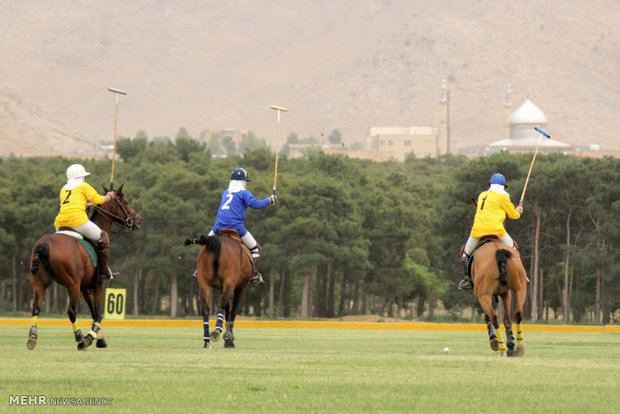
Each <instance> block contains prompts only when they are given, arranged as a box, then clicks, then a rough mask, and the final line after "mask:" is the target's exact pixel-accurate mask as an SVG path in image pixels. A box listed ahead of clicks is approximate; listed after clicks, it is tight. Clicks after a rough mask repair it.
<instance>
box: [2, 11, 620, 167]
mask: <svg viewBox="0 0 620 414" xmlns="http://www.w3.org/2000/svg"><path fill="white" fill-rule="evenodd" d="M0 9H1V10H2V14H1V15H0V36H1V38H2V42H0V55H1V56H2V59H1V60H0V85H11V89H10V90H11V91H13V92H11V94H12V96H15V97H17V99H21V98H19V97H20V96H22V97H23V96H28V97H29V98H30V99H31V101H32V102H35V103H36V105H37V106H38V107H41V108H44V109H45V111H46V112H47V113H49V116H50V119H53V120H54V122H58V123H62V124H64V125H68V127H67V128H71V130H75V131H79V136H81V137H86V138H83V139H86V140H87V141H88V142H93V141H94V142H99V141H110V140H111V138H112V136H113V117H114V96H113V95H112V94H110V93H109V92H107V91H106V88H107V87H108V86H114V87H119V88H123V89H125V90H127V91H128V95H127V96H126V97H121V102H120V112H119V134H121V135H128V136H133V135H134V134H135V132H136V131H137V130H139V129H144V130H146V131H147V133H148V134H149V135H151V136H155V135H168V136H174V135H175V134H176V132H177V130H178V129H179V127H186V128H187V129H188V130H189V131H190V133H191V134H192V135H194V136H197V135H198V133H199V132H200V130H202V129H218V128H237V129H242V130H252V131H254V132H255V133H257V134H258V135H259V136H260V137H264V138H267V139H268V140H273V138H274V136H275V129H276V125H275V123H276V115H275V113H274V112H273V111H271V110H270V109H269V105H270V104H277V105H284V106H287V107H288V108H289V109H290V112H289V113H287V114H285V115H284V116H283V118H282V124H281V126H282V130H281V131H282V132H281V133H282V134H283V136H286V135H287V134H288V133H289V132H296V133H298V134H299V135H301V136H307V135H315V136H318V135H319V134H320V133H325V135H327V134H329V132H331V130H333V129H334V128H338V129H339V130H340V131H341V132H342V134H343V138H344V140H345V142H354V141H364V139H365V138H366V135H367V132H368V128H369V127H370V126H410V125H437V123H438V110H439V107H438V100H439V97H440V85H441V81H442V79H447V83H448V88H449V90H450V96H451V107H450V116H451V133H452V140H453V147H454V148H459V147H464V146H468V145H473V144H480V143H488V142H490V141H493V140H497V139H500V138H503V137H504V135H505V131H504V122H505V118H506V114H505V110H504V106H503V105H504V101H505V94H506V87H507V84H508V83H510V84H511V85H512V89H513V102H514V105H515V108H516V107H517V106H518V105H519V104H520V103H522V102H523V101H524V100H525V99H530V100H532V101H533V102H534V103H535V104H536V105H537V106H538V107H540V108H541V109H542V110H543V111H544V112H545V113H546V115H547V117H548V118H549V130H550V131H551V133H552V134H553V136H554V138H556V139H558V140H561V141H566V142H570V143H574V144H587V143H598V144H602V146H603V147H606V148H613V149H620V137H619V133H618V132H617V131H619V130H620V117H618V113H619V112H620V90H619V88H618V85H620V73H619V72H618V71H617V68H618V67H620V29H619V28H618V27H620V26H619V25H618V24H617V22H618V21H620V3H618V2H617V1H614V0H601V1H597V2H590V1H587V0H567V1H565V2H561V3H559V2H549V1H543V0H534V1H529V2H512V1H503V0H501V1H496V2H491V1H472V0H466V1H450V0H436V1H433V2H427V1H421V0H420V1H418V0H411V1H406V0H393V1H389V0H385V1H379V0H359V1H358V0H336V1H321V0H297V1H292V2H286V3H281V2H280V3H278V2H273V1H267V0H256V1H249V0H248V1H237V2H217V1H200V0H184V1H182V0H179V1H168V2H164V1H161V2H149V1H146V0H135V1H131V2H126V1H120V0H110V1H105V2H92V1H86V0H76V1H65V2H48V1H29V2H15V1H12V0H0ZM4 91H5V89H1V90H0V93H3V94H5V92H4ZM7 99H9V100H10V99H11V98H10V97H8V98H7V97H4V98H3V101H2V102H5V101H6V100H7ZM27 113H28V111H23V112H22V115H25V114H27ZM9 118H10V117H9ZM0 122H2V125H0V140H2V146H1V147H3V148H6V147H8V143H9V142H13V141H14V140H15V139H17V138H15V134H17V135H18V136H19V128H22V127H23V126H24V125H29V126H30V127H31V128H34V129H38V132H37V133H36V134H35V135H37V136H39V135H40V136H41V138H42V139H44V136H45V135H46V134H47V133H49V131H51V130H52V129H53V128H52V127H51V126H50V125H48V124H47V123H46V121H45V120H44V119H40V118H36V117H34V118H26V119H25V120H24V119H21V120H20V119H15V118H14V117H13V118H10V119H8V120H7V119H5V117H4V116H3V117H2V118H1V119H0ZM50 122H52V121H50ZM35 124H36V125H35ZM7 125H9V126H7ZM69 135H73V134H69ZM76 135H77V134H76ZM47 139H48V140H49V138H47ZM2 155H4V153H2Z"/></svg>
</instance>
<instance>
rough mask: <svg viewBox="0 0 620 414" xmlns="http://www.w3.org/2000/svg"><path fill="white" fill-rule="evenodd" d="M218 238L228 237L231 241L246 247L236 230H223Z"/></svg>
mask: <svg viewBox="0 0 620 414" xmlns="http://www.w3.org/2000/svg"><path fill="white" fill-rule="evenodd" d="M217 235H218V236H228V237H230V238H231V239H233V240H235V241H237V242H239V243H241V245H243V246H245V245H244V244H243V242H242V241H241V237H239V233H238V232H237V230H234V229H221V230H220V231H219V232H218V233H217Z"/></svg>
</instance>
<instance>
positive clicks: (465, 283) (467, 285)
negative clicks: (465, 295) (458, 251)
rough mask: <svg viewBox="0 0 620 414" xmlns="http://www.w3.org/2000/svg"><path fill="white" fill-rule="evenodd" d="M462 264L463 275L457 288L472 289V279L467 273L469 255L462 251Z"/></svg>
mask: <svg viewBox="0 0 620 414" xmlns="http://www.w3.org/2000/svg"><path fill="white" fill-rule="evenodd" d="M462 264H463V271H464V273H465V277H464V278H463V280H461V281H460V282H459V286H458V288H459V290H462V291H466V290H472V289H473V288H474V281H473V280H472V279H471V276H470V275H469V256H468V255H467V254H465V253H463V257H462Z"/></svg>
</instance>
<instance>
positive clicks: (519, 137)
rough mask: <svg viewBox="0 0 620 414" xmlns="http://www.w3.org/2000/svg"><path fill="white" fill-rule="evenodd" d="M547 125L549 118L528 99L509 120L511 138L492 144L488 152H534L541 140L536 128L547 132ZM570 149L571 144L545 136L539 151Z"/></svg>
mask: <svg viewBox="0 0 620 414" xmlns="http://www.w3.org/2000/svg"><path fill="white" fill-rule="evenodd" d="M547 123H548V121H547V116H546V115H545V114H544V112H543V111H541V110H540V109H539V108H538V107H537V106H536V105H534V104H533V103H532V102H531V101H530V100H529V99H528V100H526V101H525V102H523V103H522V104H521V106H520V107H518V108H517V109H516V110H515V111H514V112H513V113H512V115H510V118H508V127H509V130H510V138H508V139H502V140H500V141H495V142H492V143H491V144H489V147H488V151H490V152H494V151H511V152H529V151H534V150H535V149H536V145H538V140H539V138H540V133H539V132H538V131H536V130H535V129H534V128H536V127H538V128H541V129H543V130H545V131H546V128H547ZM547 132H548V131H547ZM570 149H572V146H571V145H570V144H566V143H564V142H560V141H556V140H554V139H550V138H545V137H544V136H543V138H542V140H541V141H540V147H539V151H541V152H554V151H565V150H570Z"/></svg>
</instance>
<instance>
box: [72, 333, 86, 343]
mask: <svg viewBox="0 0 620 414" xmlns="http://www.w3.org/2000/svg"><path fill="white" fill-rule="evenodd" d="M74 335H75V342H77V343H80V342H83V341H84V334H83V333H82V331H81V330H79V331H77V332H75V334H74Z"/></svg>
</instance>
